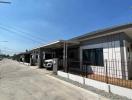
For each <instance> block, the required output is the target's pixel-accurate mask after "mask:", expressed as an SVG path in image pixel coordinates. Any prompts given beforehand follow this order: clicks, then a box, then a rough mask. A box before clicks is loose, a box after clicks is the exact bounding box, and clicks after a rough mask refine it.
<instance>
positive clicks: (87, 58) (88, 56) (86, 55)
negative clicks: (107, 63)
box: [83, 48, 104, 66]
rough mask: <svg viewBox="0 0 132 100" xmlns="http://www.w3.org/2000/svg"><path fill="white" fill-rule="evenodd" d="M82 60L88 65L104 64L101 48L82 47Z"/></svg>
mask: <svg viewBox="0 0 132 100" xmlns="http://www.w3.org/2000/svg"><path fill="white" fill-rule="evenodd" d="M83 61H84V62H88V63H89V64H90V65H95V66H104V62H103V48H97V49H84V50H83Z"/></svg>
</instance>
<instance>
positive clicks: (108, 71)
mask: <svg viewBox="0 0 132 100" xmlns="http://www.w3.org/2000/svg"><path fill="white" fill-rule="evenodd" d="M67 63H68V66H67V67H68V73H73V74H77V75H81V76H83V77H86V78H90V79H93V80H97V81H101V82H105V83H108V84H113V85H118V86H122V87H127V88H132V80H131V79H132V61H127V62H123V61H120V60H105V61H104V65H103V66H97V64H96V66H95V65H91V63H90V62H87V61H85V62H81V66H80V61H75V60H68V62H67Z"/></svg>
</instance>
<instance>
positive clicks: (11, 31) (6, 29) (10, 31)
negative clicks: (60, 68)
mask: <svg viewBox="0 0 132 100" xmlns="http://www.w3.org/2000/svg"><path fill="white" fill-rule="evenodd" d="M0 29H2V30H5V31H7V32H9V33H10V34H13V33H16V34H18V35H19V36H22V37H25V38H28V40H31V41H33V42H36V43H41V44H42V42H40V41H38V40H36V39H32V38H30V37H27V36H24V35H22V34H20V33H18V32H16V31H13V30H10V29H8V28H5V27H2V26H0ZM13 35H14V34H13Z"/></svg>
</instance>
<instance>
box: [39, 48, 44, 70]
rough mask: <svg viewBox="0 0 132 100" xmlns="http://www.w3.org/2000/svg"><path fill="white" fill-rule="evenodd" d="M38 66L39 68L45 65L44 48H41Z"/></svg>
mask: <svg viewBox="0 0 132 100" xmlns="http://www.w3.org/2000/svg"><path fill="white" fill-rule="evenodd" d="M38 66H39V68H42V67H43V51H42V48H40V49H39V57H38Z"/></svg>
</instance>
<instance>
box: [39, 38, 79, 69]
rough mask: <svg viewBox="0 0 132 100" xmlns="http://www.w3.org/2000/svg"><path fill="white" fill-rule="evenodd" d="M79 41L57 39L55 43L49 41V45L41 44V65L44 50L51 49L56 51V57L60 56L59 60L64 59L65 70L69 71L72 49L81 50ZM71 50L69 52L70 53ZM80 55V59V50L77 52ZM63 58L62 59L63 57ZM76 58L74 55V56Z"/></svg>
mask: <svg viewBox="0 0 132 100" xmlns="http://www.w3.org/2000/svg"><path fill="white" fill-rule="evenodd" d="M79 44H80V43H79V42H77V41H66V40H59V41H56V42H53V43H49V44H47V45H44V46H41V47H40V48H39V52H40V53H39V54H40V56H39V59H40V60H39V63H40V64H39V65H40V66H42V63H43V60H42V59H43V56H42V55H43V51H51V52H54V53H55V57H54V58H60V59H59V61H61V60H62V61H63V70H64V71H65V72H67V70H68V68H67V66H68V59H71V58H72V56H70V54H69V53H70V51H72V50H73V48H74V50H76V48H77V50H79ZM68 52H69V53H68ZM76 55H78V57H77V58H78V60H79V52H77V54H76ZM61 58H62V59H61ZM73 59H74V57H73Z"/></svg>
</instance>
